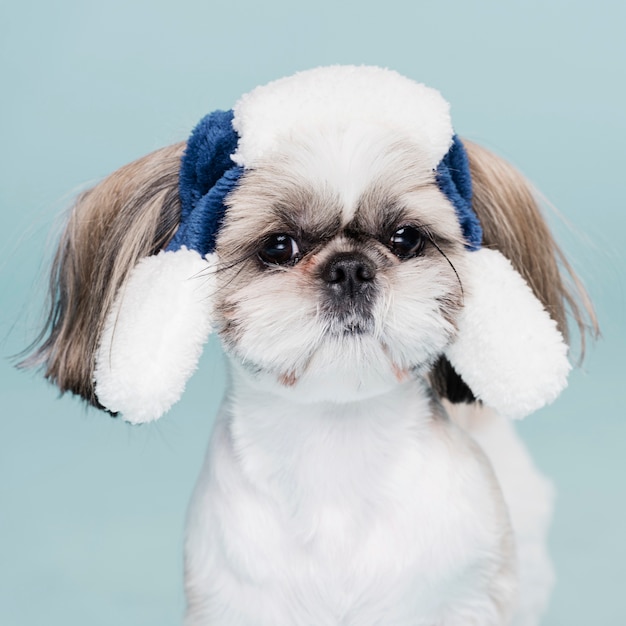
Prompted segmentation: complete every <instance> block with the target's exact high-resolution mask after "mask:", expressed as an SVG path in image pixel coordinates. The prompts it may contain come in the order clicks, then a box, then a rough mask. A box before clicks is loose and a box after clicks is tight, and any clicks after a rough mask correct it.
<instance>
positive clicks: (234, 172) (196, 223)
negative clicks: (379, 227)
mask: <svg viewBox="0 0 626 626" xmlns="http://www.w3.org/2000/svg"><path fill="white" fill-rule="evenodd" d="M232 121H233V111H214V112H213V113H209V115H207V116H206V117H204V118H203V119H202V120H201V121H200V123H199V124H198V125H197V126H196V127H195V129H194V130H193V132H192V134H191V137H190V138H189V141H188V142H187V148H186V150H185V153H184V155H183V158H182V162H181V168H180V175H179V196H180V202H181V215H180V226H179V227H178V230H177V231H176V234H175V235H174V237H173V238H172V240H171V241H170V243H169V245H168V246H167V250H178V249H180V248H181V247H182V246H185V247H187V248H188V249H190V250H196V251H197V252H199V253H200V254H201V255H202V256H204V255H206V254H208V253H210V252H213V251H214V250H215V240H216V238H217V233H218V231H219V229H220V226H221V224H222V221H223V219H224V214H225V212H226V206H225V204H224V201H225V199H226V196H227V195H228V194H229V193H230V192H231V191H232V190H233V189H234V188H235V187H236V186H237V183H238V181H239V178H240V176H241V175H242V173H243V167H240V166H238V165H235V164H234V163H233V161H232V159H231V155H232V154H233V153H234V152H235V151H236V149H237V143H238V141H239V136H238V135H237V132H236V131H235V130H234V128H233V125H232ZM436 180H437V185H438V186H439V189H440V190H441V191H442V192H443V193H444V194H445V195H446V196H447V198H448V199H449V200H450V202H452V204H453V206H454V209H455V211H456V214H457V218H458V220H459V223H460V225H461V229H462V231H463V236H464V238H465V245H466V248H467V249H468V250H478V249H479V248H480V245H481V241H482V228H481V226H480V222H479V221H478V217H477V216H476V213H474V210H473V209H472V179H471V175H470V169H469V161H468V158H467V153H466V151H465V147H464V146H463V143H462V142H461V140H460V139H459V138H458V136H457V135H454V137H453V139H452V146H451V147H450V149H449V150H448V152H447V154H446V155H445V156H444V157H443V159H442V160H441V162H440V163H439V165H438V166H437V172H436Z"/></svg>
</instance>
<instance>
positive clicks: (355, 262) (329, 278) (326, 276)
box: [321, 252, 376, 298]
mask: <svg viewBox="0 0 626 626" xmlns="http://www.w3.org/2000/svg"><path fill="white" fill-rule="evenodd" d="M375 276H376V267H375V265H374V263H372V261H370V260H369V259H368V258H367V257H366V256H365V255H363V254H359V253H356V252H339V253H338V254H336V255H335V256H333V257H331V258H330V259H329V260H328V262H327V263H326V265H325V266H324V268H323V269H322V273H321V277H322V280H323V281H325V282H326V284H327V285H328V286H329V288H330V289H331V291H332V292H333V293H334V294H335V295H337V296H343V297H348V298H354V297H356V296H359V295H361V294H364V293H366V292H367V291H368V290H369V289H370V287H371V284H372V281H373V280H374V277H375Z"/></svg>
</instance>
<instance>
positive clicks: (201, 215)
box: [167, 111, 243, 256]
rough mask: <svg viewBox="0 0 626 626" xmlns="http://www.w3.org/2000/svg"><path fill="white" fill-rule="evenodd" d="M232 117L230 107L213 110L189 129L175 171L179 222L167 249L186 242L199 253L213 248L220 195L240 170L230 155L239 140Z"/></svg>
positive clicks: (221, 215) (221, 216)
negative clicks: (178, 166)
mask: <svg viewBox="0 0 626 626" xmlns="http://www.w3.org/2000/svg"><path fill="white" fill-rule="evenodd" d="M232 121H233V112H232V111H214V112H213V113H209V115H207V116H206V117H204V118H203V119H202V120H200V123H199V124H198V125H197V126H196V127H195V128H194V130H193V132H192V133H191V137H190V138H189V141H188V142H187V148H186V149H185V153H184V154H183V158H182V161H181V167H180V173H179V183H178V193H179V197H180V203H181V213H180V225H179V227H178V230H177V231H176V234H175V235H174V237H173V238H172V240H171V241H170V243H169V245H168V246H167V250H178V249H179V248H181V246H186V247H187V248H189V249H190V250H196V251H197V252H199V253H200V254H201V255H202V256H204V255H205V254H207V253H209V252H213V251H214V250H215V239H216V236H217V232H218V230H219V228H220V225H221V223H222V220H223V219H224V212H225V211H226V207H225V205H224V199H225V198H226V196H227V195H228V194H229V193H230V192H231V191H232V190H233V189H234V188H235V187H236V186H237V183H238V181H239V178H240V176H241V174H242V173H243V168H242V167H239V166H236V165H235V164H234V163H233V161H232V159H231V158H230V155H231V154H233V153H234V152H235V150H236V149H237V142H238V141H239V136H238V135H237V133H236V132H235V130H234V129H233V125H232Z"/></svg>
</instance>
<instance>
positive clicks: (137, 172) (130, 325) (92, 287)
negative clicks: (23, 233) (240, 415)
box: [21, 143, 209, 422]
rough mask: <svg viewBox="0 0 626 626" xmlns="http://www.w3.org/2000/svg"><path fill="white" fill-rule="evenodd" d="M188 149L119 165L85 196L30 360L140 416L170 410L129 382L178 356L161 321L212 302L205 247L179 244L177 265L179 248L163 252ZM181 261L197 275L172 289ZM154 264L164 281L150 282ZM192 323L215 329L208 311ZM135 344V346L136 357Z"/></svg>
mask: <svg viewBox="0 0 626 626" xmlns="http://www.w3.org/2000/svg"><path fill="white" fill-rule="evenodd" d="M184 149H185V143H180V144H177V145H173V146H169V147H167V148H163V149H161V150H157V151H156V152H153V153H152V154H149V155H148V156H146V157H144V158H142V159H139V160H138V161H135V162H133V163H130V164H129V165H126V166H125V167H122V168H121V169H119V170H117V171H116V172H114V173H113V174H111V175H110V176H108V177H107V178H106V179H105V180H103V181H102V182H101V183H100V184H98V185H97V186H96V187H94V188H93V189H91V190H89V191H87V192H86V193H83V194H82V195H81V196H80V197H79V198H78V199H77V201H76V203H75V204H74V206H73V207H72V210H71V213H70V216H69V219H68V221H67V224H66V226H65V230H64V232H63V234H62V236H61V241H60V243H59V247H58V250H57V253H56V256H55V259H54V263H53V268H52V274H51V279H50V289H49V291H50V293H49V300H50V305H49V313H48V318H47V322H46V324H45V327H44V329H43V330H42V332H41V333H40V335H39V337H38V339H37V340H36V341H35V343H34V347H35V349H34V351H33V353H32V355H31V356H30V357H28V358H27V359H25V360H24V361H22V363H21V365H22V366H43V367H44V371H45V376H46V377H47V378H48V379H49V380H51V381H52V382H53V383H55V384H56V385H57V386H58V387H59V388H60V389H61V391H62V392H66V391H70V392H72V393H75V394H77V395H79V396H80V397H82V398H83V399H85V400H86V401H87V402H88V403H90V404H91V405H93V406H96V407H98V408H101V409H106V410H108V411H109V412H111V413H117V412H118V411H123V414H124V418H125V419H127V420H129V421H132V422H140V421H145V420H146V419H153V418H154V417H155V416H157V415H156V414H157V413H158V414H160V412H163V410H165V409H164V408H163V407H164V406H165V405H164V404H163V402H161V406H160V412H159V411H156V410H155V408H154V407H153V406H150V405H149V403H148V404H146V405H142V404H141V402H140V403H137V402H134V403H133V402H129V401H128V399H129V397H130V396H133V394H129V393H128V391H129V387H130V388H133V387H136V386H137V385H138V382H139V381H146V379H147V378H149V377H151V376H153V375H154V373H155V371H156V370H157V369H158V365H157V364H156V362H155V361H156V359H157V358H160V359H161V360H162V361H167V360H168V358H169V356H168V355H167V354H165V352H167V351H168V350H169V348H170V347H171V346H170V345H168V344H167V343H166V340H167V341H170V343H171V342H172V341H175V338H174V339H173V338H172V337H165V336H163V332H162V330H163V329H162V328H161V329H158V328H155V326H154V323H153V322H155V321H156V322H158V321H159V320H161V321H163V319H164V317H165V316H168V315H170V316H171V315H175V311H174V308H175V306H176V305H177V304H178V305H179V306H188V305H189V302H188V301H187V302H181V301H180V298H181V297H182V298H184V297H187V298H188V300H189V298H191V299H193V298H197V300H198V301H200V303H201V305H200V306H198V307H196V309H200V308H202V309H203V311H204V309H206V306H207V304H206V298H205V295H203V294H204V292H205V291H206V289H207V288H208V287H206V282H207V281H206V280H205V281H202V280H198V281H194V280H193V277H194V276H196V275H198V274H199V273H201V272H203V271H204V270H206V269H207V268H208V267H209V264H208V263H207V262H206V261H205V260H203V259H202V257H201V256H200V254H198V253H197V252H190V251H186V254H185V253H183V254H180V253H176V254H177V255H179V257H180V258H178V263H174V264H173V265H171V266H170V265H164V264H163V262H162V259H163V256H164V255H165V254H167V255H171V256H174V253H164V252H160V253H159V251H160V250H162V249H163V248H164V247H165V246H167V244H168V242H169V241H170V240H171V238H172V237H173V235H174V233H175V232H176V229H177V227H178V224H179V218H180V200H179V191H178V183H179V170H180V161H181V157H182V154H183V151H184ZM157 253H158V254H157ZM153 255H156V256H153ZM185 265H186V267H185ZM166 267H167V273H163V270H164V268H166ZM149 268H151V269H149ZM176 270H178V272H179V274H184V275H185V276H186V277H187V278H189V279H190V280H189V284H188V285H186V286H187V287H188V288H187V289H186V290H185V289H184V288H183V290H182V293H179V294H177V295H174V296H172V293H171V289H170V291H168V290H167V289H165V286H166V283H167V282H168V280H169V281H170V283H171V282H172V273H173V272H174V273H175V272H176ZM146 273H151V278H155V277H156V280H149V281H142V280H141V279H142V277H144V278H145V276H146ZM140 285H141V286H140ZM148 285H149V286H148ZM146 287H147V290H146ZM203 287H204V291H203ZM194 289H197V292H196V291H194ZM177 298H179V300H177ZM147 308H150V309H151V311H150V314H149V315H148V316H146V318H145V319H144V320H138V319H136V317H133V316H134V315H135V316H136V315H137V314H139V313H140V312H141V311H143V312H144V313H145V312H146V310H147ZM191 317H193V316H191ZM196 317H197V316H196ZM147 320H151V328H152V330H151V331H150V330H149V329H148V328H146V324H147V323H148V322H147ZM191 322H192V323H194V324H198V327H197V328H196V329H195V332H196V333H197V332H208V331H206V330H204V329H205V328H206V326H207V324H208V322H207V321H206V320H204V319H203V320H202V322H199V321H198V320H197V319H193V320H191ZM202 324H204V326H203V325H202ZM141 331H143V334H140V333H141ZM139 334H140V335H139ZM138 335H139V336H138ZM146 342H149V343H150V349H149V355H147V354H146V350H147V346H146ZM141 349H143V350H144V353H143V354H142V353H141ZM129 350H130V351H135V354H133V357H132V358H129V354H128V352H129ZM192 356H193V355H192ZM192 356H190V357H187V360H189V358H192ZM150 367H152V369H151V370H150ZM166 373H167V370H166ZM159 380H161V381H162V378H161V379H159ZM151 384H152V385H153V383H151ZM136 391H137V392H138V393H137V396H136V397H138V398H140V399H141V400H145V399H146V394H143V396H142V394H141V393H140V392H141V389H137V390H136ZM170 396H171V393H170ZM133 397H135V396H133ZM166 408H169V406H167V407H166Z"/></svg>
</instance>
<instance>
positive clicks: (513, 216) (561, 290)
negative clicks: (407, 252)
mask: <svg viewBox="0 0 626 626" xmlns="http://www.w3.org/2000/svg"><path fill="white" fill-rule="evenodd" d="M463 143H464V145H465V148H466V150H467V154H468V156H469V163H470V171H471V175H472V185H473V200H472V206H473V208H474V211H475V212H476V214H477V215H478V219H479V220H480V223H481V226H482V229H483V242H482V245H483V247H485V248H491V249H495V250H498V251H500V252H501V253H502V254H503V255H504V256H505V257H506V258H507V259H509V260H510V261H511V263H512V265H513V267H514V268H515V269H516V270H517V271H518V272H519V274H521V276H522V277H523V278H524V279H525V280H526V282H527V283H528V284H529V285H530V287H531V289H532V291H533V293H534V294H535V296H536V297H537V298H538V299H539V301H540V302H541V303H542V304H543V306H544V308H545V309H546V310H547V311H548V313H549V314H550V316H551V317H552V319H554V320H555V321H556V323H557V326H558V329H559V330H560V332H561V333H562V335H563V337H564V338H565V340H566V341H567V340H568V337H569V330H568V323H567V321H568V320H567V318H568V313H569V314H570V316H571V318H572V319H573V320H574V322H575V323H576V325H577V327H578V329H579V331H580V341H581V353H582V354H584V348H585V335H586V333H587V332H589V333H590V334H591V336H592V337H594V336H596V335H597V334H598V324H597V320H596V317H595V313H594V311H593V307H592V306H591V303H590V301H589V298H588V296H587V293H586V292H585V289H584V287H583V286H582V284H581V282H580V280H579V279H578V278H577V277H576V275H575V273H574V272H573V270H572V268H571V266H570V265H569V263H568V262H567V260H566V258H565V256H564V254H563V252H562V251H561V249H560V248H559V246H558V245H557V243H556V242H555V240H554V237H553V236H552V234H551V232H550V230H549V228H548V225H547V223H546V221H545V219H544V217H543V215H542V213H541V209H540V207H539V203H538V202H537V200H536V197H535V194H534V193H533V191H532V188H531V186H530V184H529V183H528V182H527V181H526V180H525V178H524V177H523V176H522V175H521V174H520V173H519V172H518V171H517V170H516V169H515V168H514V167H512V166H511V165H510V164H509V163H507V162H506V161H505V160H504V159H502V158H500V157H498V156H496V155H495V154H493V153H492V152H489V151H488V150H486V149H485V148H482V147H481V146H479V145H477V144H474V143H472V142H469V141H464V142H463ZM431 380H432V383H433V386H434V387H435V389H436V391H437V392H438V393H439V395H440V396H442V397H444V398H447V399H449V400H450V401H451V402H472V401H474V396H473V394H472V392H471V390H470V389H469V387H468V386H467V385H466V384H465V383H464V382H463V380H462V379H461V378H460V376H458V374H457V373H456V372H455V371H454V369H453V368H452V366H451V365H450V363H449V362H448V360H447V359H446V358H445V357H441V359H440V361H439V362H438V363H437V364H436V366H435V368H434V369H433V371H432V374H431Z"/></svg>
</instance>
